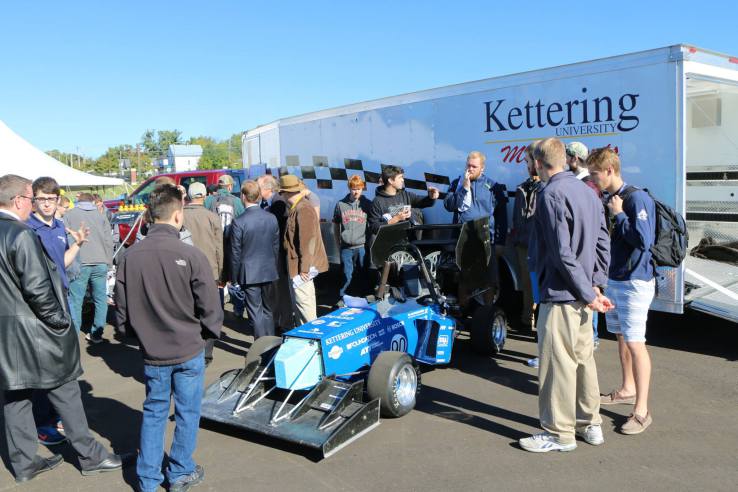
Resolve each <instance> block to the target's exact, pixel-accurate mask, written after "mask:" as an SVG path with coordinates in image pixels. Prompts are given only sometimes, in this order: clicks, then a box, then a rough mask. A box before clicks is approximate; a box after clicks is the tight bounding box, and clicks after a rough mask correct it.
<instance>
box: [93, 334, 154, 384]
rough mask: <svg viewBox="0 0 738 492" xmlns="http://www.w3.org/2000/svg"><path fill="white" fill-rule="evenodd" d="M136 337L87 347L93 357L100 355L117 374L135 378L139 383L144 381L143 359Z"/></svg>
mask: <svg viewBox="0 0 738 492" xmlns="http://www.w3.org/2000/svg"><path fill="white" fill-rule="evenodd" d="M129 343H136V339H135V338H126V339H125V340H124V341H123V342H122V343H110V342H108V341H107V340H106V341H104V342H103V343H99V344H96V345H92V344H88V345H87V347H85V350H87V353H88V354H89V355H91V356H92V357H100V358H101V359H102V360H103V361H104V362H105V364H107V366H108V367H109V368H110V369H111V370H112V371H113V372H115V373H116V374H119V375H121V376H123V377H124V378H134V379H135V380H136V381H138V382H139V383H142V384H143V382H144V377H143V359H142V358H141V353H140V350H139V349H138V346H135V345H129Z"/></svg>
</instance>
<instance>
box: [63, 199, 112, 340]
mask: <svg viewBox="0 0 738 492" xmlns="http://www.w3.org/2000/svg"><path fill="white" fill-rule="evenodd" d="M64 224H65V225H66V226H67V228H68V229H72V230H78V229H79V228H80V227H85V226H86V227H87V228H89V229H90V235H89V238H88V240H87V244H85V247H84V248H82V249H81V250H80V254H79V262H80V264H81V268H80V272H79V275H78V276H77V277H76V278H75V279H74V280H72V281H71V282H70V284H69V301H70V309H71V311H72V321H73V322H74V327H75V328H76V329H77V331H79V330H80V327H81V326H82V304H83V303H84V300H85V294H86V293H87V288H88V286H91V289H92V300H93V302H94V303H95V317H94V319H93V321H92V328H91V329H90V332H89V333H88V334H87V337H86V339H87V341H89V342H90V343H100V342H102V341H103V337H102V335H103V328H104V327H105V322H106V320H107V314H108V296H107V275H108V268H110V266H112V264H113V234H112V228H111V227H110V222H109V221H108V218H107V217H106V216H105V214H102V213H100V211H99V210H98V208H97V206H96V205H95V203H94V199H93V196H92V195H91V194H89V193H82V194H80V196H79V201H78V202H77V204H76V205H75V207H74V208H73V209H71V210H70V211H68V212H67V213H66V215H65V216H64Z"/></svg>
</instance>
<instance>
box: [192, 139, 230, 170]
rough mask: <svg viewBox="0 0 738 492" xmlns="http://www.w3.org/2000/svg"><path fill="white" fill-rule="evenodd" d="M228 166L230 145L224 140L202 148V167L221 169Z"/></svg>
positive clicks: (200, 166)
mask: <svg viewBox="0 0 738 492" xmlns="http://www.w3.org/2000/svg"><path fill="white" fill-rule="evenodd" d="M227 166H228V147H227V145H226V144H225V143H224V142H219V143H214V144H211V145H208V146H206V147H203V148H202V157H200V164H199V168H200V169H221V168H224V167H227Z"/></svg>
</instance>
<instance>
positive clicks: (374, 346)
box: [359, 341, 382, 355]
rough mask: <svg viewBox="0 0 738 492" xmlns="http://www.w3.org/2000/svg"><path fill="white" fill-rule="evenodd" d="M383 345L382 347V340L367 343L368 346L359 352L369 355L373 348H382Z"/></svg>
mask: <svg viewBox="0 0 738 492" xmlns="http://www.w3.org/2000/svg"><path fill="white" fill-rule="evenodd" d="M381 347H382V342H381V341H377V342H373V343H371V344H369V345H367V346H366V347H364V348H362V349H361V352H360V353H359V355H367V354H368V353H369V352H370V351H371V350H374V349H378V348H381Z"/></svg>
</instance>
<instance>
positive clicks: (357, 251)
mask: <svg viewBox="0 0 738 492" xmlns="http://www.w3.org/2000/svg"><path fill="white" fill-rule="evenodd" d="M365 254H366V250H365V249H364V246H361V247H360V248H344V249H342V250H341V263H342V264H343V276H344V278H345V280H344V283H343V287H341V290H340V291H338V295H339V296H340V297H343V295H344V294H345V293H346V289H348V286H349V284H351V278H352V277H353V275H354V262H355V261H358V265H359V271H363V270H364V255H365Z"/></svg>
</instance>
